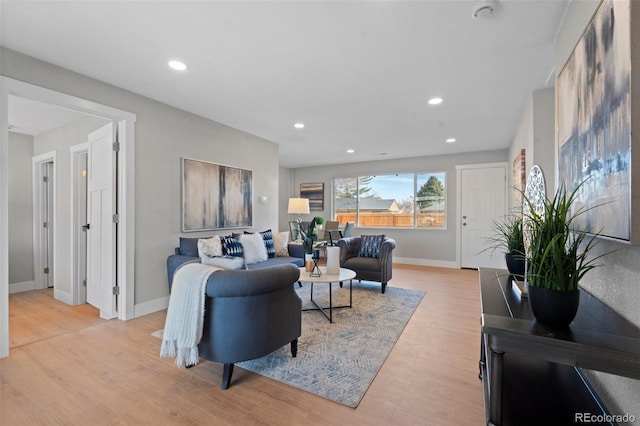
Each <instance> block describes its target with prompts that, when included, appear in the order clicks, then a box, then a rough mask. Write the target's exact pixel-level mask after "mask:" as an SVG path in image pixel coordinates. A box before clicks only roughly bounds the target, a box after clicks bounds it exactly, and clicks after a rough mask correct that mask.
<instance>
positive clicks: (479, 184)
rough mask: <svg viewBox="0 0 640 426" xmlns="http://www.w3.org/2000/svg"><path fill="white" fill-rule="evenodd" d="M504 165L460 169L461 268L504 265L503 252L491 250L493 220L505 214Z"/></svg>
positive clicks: (498, 266) (499, 266) (505, 169)
mask: <svg viewBox="0 0 640 426" xmlns="http://www.w3.org/2000/svg"><path fill="white" fill-rule="evenodd" d="M506 173H507V166H506V164H502V163H499V164H491V165H476V166H465V167H461V168H460V169H459V179H458V181H459V182H460V192H459V194H460V202H459V209H458V212H459V229H460V234H459V235H460V244H459V246H460V257H459V259H460V267H462V268H478V267H492V268H504V266H505V265H504V258H503V254H502V253H499V252H498V251H495V252H494V251H493V250H492V249H490V248H489V249H487V248H488V247H490V246H491V242H490V238H491V236H492V235H493V234H494V232H495V231H494V229H495V227H494V224H495V221H497V220H500V219H501V218H502V217H504V215H505V213H506Z"/></svg>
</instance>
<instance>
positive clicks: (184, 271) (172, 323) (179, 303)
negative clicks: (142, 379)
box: [160, 263, 221, 367]
mask: <svg viewBox="0 0 640 426" xmlns="http://www.w3.org/2000/svg"><path fill="white" fill-rule="evenodd" d="M220 269H221V268H216V267H213V266H209V265H202V264H200V263H190V264H187V265H184V266H183V267H181V268H179V269H178V270H177V271H176V273H175V275H174V277H173V286H172V288H171V297H170V298H169V309H168V310H167V318H166V320H165V323H164V331H163V333H162V347H161V348H160V357H172V356H175V357H176V365H177V366H178V367H182V365H185V364H186V365H195V364H197V363H198V360H199V357H198V343H200V339H202V327H203V322H204V301H205V290H206V285H207V280H208V279H209V276H210V275H211V274H212V273H214V272H215V271H219V270H220ZM176 348H177V353H176Z"/></svg>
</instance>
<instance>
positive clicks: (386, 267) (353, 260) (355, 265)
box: [338, 237, 396, 293]
mask: <svg viewBox="0 0 640 426" xmlns="http://www.w3.org/2000/svg"><path fill="white" fill-rule="evenodd" d="M361 241H362V240H361V238H360V237H349V238H342V239H340V240H338V247H340V267H341V268H347V269H351V270H353V271H355V273H356V279H357V280H366V281H376V282H379V283H380V284H381V286H382V293H384V292H385V290H386V288H387V283H388V282H389V280H391V277H392V275H393V264H392V251H393V249H394V248H396V242H395V240H393V239H391V238H385V239H384V241H383V242H382V244H381V246H380V255H379V257H360V256H358V254H359V253H360V245H361V244H360V243H361Z"/></svg>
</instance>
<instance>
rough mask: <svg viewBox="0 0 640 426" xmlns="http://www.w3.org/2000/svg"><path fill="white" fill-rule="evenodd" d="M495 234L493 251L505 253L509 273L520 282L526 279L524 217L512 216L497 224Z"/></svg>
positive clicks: (492, 240) (492, 238)
mask: <svg viewBox="0 0 640 426" xmlns="http://www.w3.org/2000/svg"><path fill="white" fill-rule="evenodd" d="M494 231H495V234H494V235H493V236H492V237H491V238H490V240H491V242H492V243H493V244H492V245H491V248H493V250H497V249H501V250H503V251H504V258H505V262H506V264H507V269H508V270H509V273H510V274H511V275H513V276H515V277H516V278H517V279H519V280H523V279H524V272H525V271H524V264H525V262H524V260H525V254H524V235H523V232H522V216H521V215H519V214H512V215H510V216H508V217H507V218H506V219H505V220H504V221H502V222H495V224H494Z"/></svg>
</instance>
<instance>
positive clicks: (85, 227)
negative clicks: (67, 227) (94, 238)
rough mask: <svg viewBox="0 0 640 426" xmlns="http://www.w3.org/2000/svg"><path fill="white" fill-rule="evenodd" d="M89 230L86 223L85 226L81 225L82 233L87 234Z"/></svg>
mask: <svg viewBox="0 0 640 426" xmlns="http://www.w3.org/2000/svg"><path fill="white" fill-rule="evenodd" d="M89 228H91V225H89V224H88V223H87V224H86V225H82V230H83V231H84V232H87V231H88V230H89Z"/></svg>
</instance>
